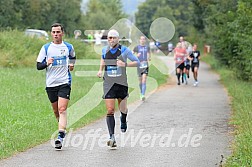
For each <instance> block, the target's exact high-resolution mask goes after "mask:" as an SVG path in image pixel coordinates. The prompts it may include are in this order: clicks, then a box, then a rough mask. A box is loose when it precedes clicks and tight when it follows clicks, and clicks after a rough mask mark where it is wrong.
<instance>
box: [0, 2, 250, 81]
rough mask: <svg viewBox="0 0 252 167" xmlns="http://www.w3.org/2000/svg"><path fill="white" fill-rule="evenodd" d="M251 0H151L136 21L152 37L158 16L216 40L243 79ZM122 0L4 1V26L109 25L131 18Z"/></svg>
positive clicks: (220, 55) (220, 54)
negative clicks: (83, 0) (84, 3)
mask: <svg viewBox="0 0 252 167" xmlns="http://www.w3.org/2000/svg"><path fill="white" fill-rule="evenodd" d="M251 7H252V2H251V1H250V0H225V1H219V0H191V1H180V0H159V1H156V0H146V1H145V2H144V3H142V4H141V5H140V6H139V7H138V12H137V13H136V14H135V20H136V21H135V25H136V26H137V27H138V28H139V29H140V31H141V32H143V33H144V34H145V35H146V36H147V37H149V27H150V25H151V23H152V22H153V21H154V20H155V19H156V18H158V17H166V18H168V19H170V20H171V21H172V22H173V23H174V25H175V27H176V34H175V36H174V39H173V40H177V37H178V36H179V35H184V36H186V37H187V39H188V40H189V41H192V42H199V41H204V42H205V43H208V44H209V45H211V48H212V51H213V52H212V53H213V55H214V56H215V57H216V58H217V59H218V60H219V61H220V62H221V63H222V64H223V65H225V66H227V67H229V68H231V69H232V70H233V71H234V72H235V74H237V76H238V77H240V78H241V79H243V80H248V81H251V80H252V75H250V73H251V71H252V56H251V55H252V51H251V49H250V48H251V45H252V44H251V39H252V35H251V28H252V22H251V20H252V10H251ZM127 17H128V16H127V15H126V14H125V13H124V12H123V10H122V2H121V0H89V2H88V4H87V11H86V13H83V12H82V11H81V0H71V1H67V0H53V1H52V0H0V30H6V29H20V30H24V29H26V28H36V29H44V30H47V31H49V30H50V26H51V24H52V23H54V22H60V23H63V25H64V26H65V27H66V33H67V34H69V35H73V31H74V30H76V29H80V30H82V31H84V30H97V29H109V28H110V27H111V26H112V25H113V24H115V23H116V21H117V20H119V19H121V18H127Z"/></svg>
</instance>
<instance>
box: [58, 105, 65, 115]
mask: <svg viewBox="0 0 252 167" xmlns="http://www.w3.org/2000/svg"><path fill="white" fill-rule="evenodd" d="M66 109H67V108H66V107H63V106H62V107H59V113H60V114H64V113H65V112H66Z"/></svg>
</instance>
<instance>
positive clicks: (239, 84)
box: [203, 55, 252, 167]
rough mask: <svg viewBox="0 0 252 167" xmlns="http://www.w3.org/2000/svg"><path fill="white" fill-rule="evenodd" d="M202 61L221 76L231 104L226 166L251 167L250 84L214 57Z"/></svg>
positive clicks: (251, 111)
mask: <svg viewBox="0 0 252 167" xmlns="http://www.w3.org/2000/svg"><path fill="white" fill-rule="evenodd" d="M203 60H204V61H206V62H207V63H209V64H210V65H211V66H212V67H213V68H214V69H215V70H216V71H217V72H218V73H219V74H220V76H221V82H222V83H223V84H224V85H225V87H226V88H227V90H228V94H229V96H231V102H232V117H231V120H230V125H231V126H232V127H233V129H234V132H233V134H230V135H234V142H233V143H232V151H233V153H232V155H231V156H230V157H229V158H228V159H227V163H226V166H232V167H233V166H234V167H240V166H252V156H251V155H252V146H251V143H252V110H251V108H252V103H251V101H252V91H251V90H252V84H251V82H245V81H241V80H239V79H237V78H236V75H235V74H234V72H233V71H232V70H231V69H228V68H225V67H222V66H221V65H220V64H219V63H218V61H216V59H214V57H212V56H210V55H208V56H206V57H203Z"/></svg>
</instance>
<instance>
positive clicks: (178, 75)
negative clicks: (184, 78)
mask: <svg viewBox="0 0 252 167" xmlns="http://www.w3.org/2000/svg"><path fill="white" fill-rule="evenodd" d="M177 77H178V82H180V73H178V74H177Z"/></svg>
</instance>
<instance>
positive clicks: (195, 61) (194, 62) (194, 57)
mask: <svg viewBox="0 0 252 167" xmlns="http://www.w3.org/2000/svg"><path fill="white" fill-rule="evenodd" d="M189 59H190V60H191V67H192V72H193V77H194V84H193V86H198V84H199V81H198V70H199V60H200V51H198V50H197V45H196V44H194V45H193V51H192V53H191V54H190V56H189Z"/></svg>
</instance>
